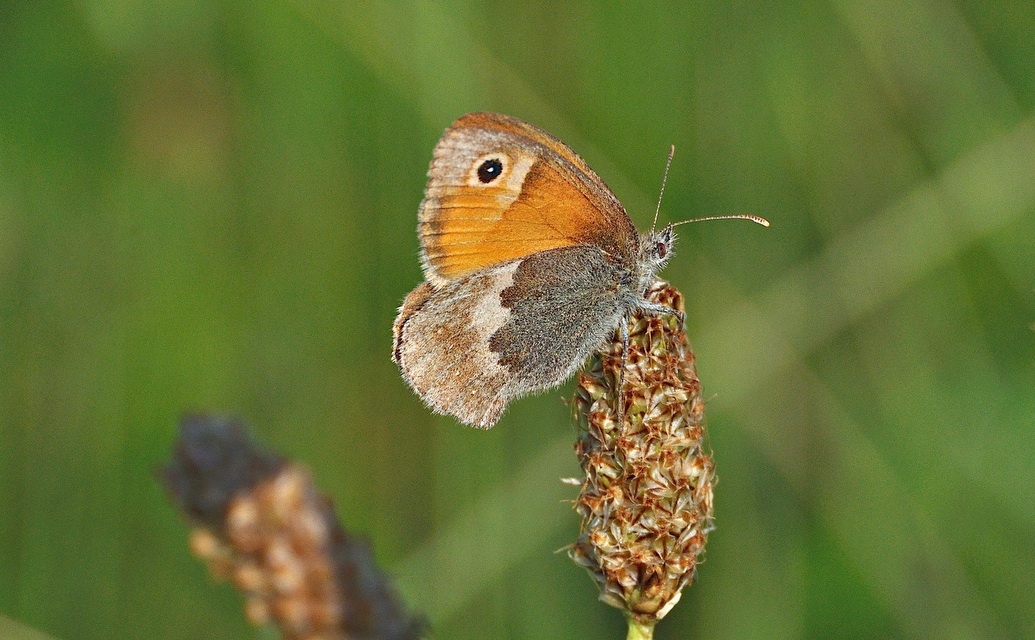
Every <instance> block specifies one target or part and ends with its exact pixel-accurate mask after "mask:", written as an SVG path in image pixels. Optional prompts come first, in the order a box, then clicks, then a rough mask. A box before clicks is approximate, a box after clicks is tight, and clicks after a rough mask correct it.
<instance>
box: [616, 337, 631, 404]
mask: <svg viewBox="0 0 1035 640" xmlns="http://www.w3.org/2000/svg"><path fill="white" fill-rule="evenodd" d="M619 326H620V327H621V334H622V362H621V363H620V364H619V365H618V419H619V420H624V419H625V365H627V364H628V363H629V319H628V318H622V323H621V325H619Z"/></svg>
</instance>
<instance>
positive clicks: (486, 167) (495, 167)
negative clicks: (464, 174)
mask: <svg viewBox="0 0 1035 640" xmlns="http://www.w3.org/2000/svg"><path fill="white" fill-rule="evenodd" d="M501 173H503V163H502V162H500V161H499V160H497V159H496V158H492V159H490V160H486V161H485V162H483V163H482V166H480V167H478V179H479V180H481V181H482V183H483V184H489V183H490V182H492V181H493V180H495V179H496V178H498V177H500V174H501Z"/></svg>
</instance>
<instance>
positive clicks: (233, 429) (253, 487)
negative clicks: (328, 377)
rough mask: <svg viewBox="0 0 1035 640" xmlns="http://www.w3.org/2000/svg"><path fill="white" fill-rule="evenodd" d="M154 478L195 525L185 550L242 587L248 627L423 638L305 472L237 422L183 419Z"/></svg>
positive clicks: (336, 638)
mask: <svg viewBox="0 0 1035 640" xmlns="http://www.w3.org/2000/svg"><path fill="white" fill-rule="evenodd" d="M162 479H163V480H164V482H165V485H166V488H167V490H168V491H169V493H170V494H171V495H172V497H173V498H174V499H175V500H176V502H177V503H178V505H179V506H180V508H181V509H182V510H183V511H184V513H185V514H186V515H187V516H188V517H189V518H190V519H191V521H192V523H193V524H194V526H195V529H194V531H193V532H192V534H191V544H190V546H191V551H192V552H194V554H195V555H197V556H198V557H200V558H201V559H203V560H205V561H206V562H207V563H208V564H209V567H210V568H211V569H212V572H213V573H214V574H215V575H217V576H219V577H221V578H229V579H230V580H231V581H232V582H233V584H234V585H235V586H236V587H237V588H238V589H240V590H241V592H242V593H243V594H244V595H245V599H246V603H245V614H246V615H247V617H248V619H249V620H250V621H251V622H253V623H254V624H263V623H265V622H266V621H268V620H269V621H272V622H274V623H275V624H276V625H277V626H278V627H279V628H280V631H281V634H282V635H283V636H284V637H285V638H287V639H289V640H317V639H318V638H321V639H328V640H348V639H353V638H357V639H358V638H361V639H363V640H416V639H417V638H420V637H422V634H423V632H424V624H423V621H422V620H420V619H419V618H416V617H414V616H412V615H411V614H409V613H408V612H407V611H406V610H405V608H404V607H403V606H402V604H401V602H400V601H399V598H398V596H397V595H396V593H395V591H394V590H393V589H392V588H391V586H390V585H389V584H388V579H387V577H386V576H385V575H384V574H383V573H382V572H381V570H380V569H379V568H378V567H377V566H376V565H375V564H374V560H373V555H372V554H371V552H370V548H369V547H368V546H367V545H366V543H365V542H364V541H362V540H358V539H356V538H354V537H352V536H350V535H349V534H347V533H346V532H345V530H344V529H342V527H341V525H340V524H339V522H338V519H337V517H336V516H335V514H334V511H333V509H332V508H331V505H330V503H329V502H328V500H327V499H326V498H324V497H323V496H321V495H320V494H319V493H318V492H317V490H316V488H315V487H314V486H313V482H312V478H311V477H310V476H309V472H308V471H307V470H306V469H304V468H302V467H300V466H298V465H296V464H293V463H291V462H289V461H288V460H286V459H284V458H282V457H281V456H278V455H276V454H273V453H270V452H266V451H263V450H261V449H259V448H258V447H256V446H255V444H253V443H252V442H251V441H250V440H249V438H248V437H247V433H246V432H245V430H244V428H243V427H242V426H240V425H239V424H238V423H236V422H234V421H230V420H223V419H219V418H204V417H195V418H188V419H186V420H185V421H184V423H183V425H182V427H181V430H180V439H179V441H178V442H177V446H176V452H175V454H174V457H173V460H172V461H171V462H170V463H169V464H168V465H167V467H166V468H165V469H164V470H163V471H162Z"/></svg>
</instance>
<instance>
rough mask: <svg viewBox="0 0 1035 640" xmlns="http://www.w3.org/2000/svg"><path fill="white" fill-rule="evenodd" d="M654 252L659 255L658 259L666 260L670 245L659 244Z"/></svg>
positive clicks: (655, 246)
mask: <svg viewBox="0 0 1035 640" xmlns="http://www.w3.org/2000/svg"><path fill="white" fill-rule="evenodd" d="M654 252H655V253H657V254H658V258H660V259H664V258H665V256H667V255H668V243H666V242H658V243H657V244H655V245H654Z"/></svg>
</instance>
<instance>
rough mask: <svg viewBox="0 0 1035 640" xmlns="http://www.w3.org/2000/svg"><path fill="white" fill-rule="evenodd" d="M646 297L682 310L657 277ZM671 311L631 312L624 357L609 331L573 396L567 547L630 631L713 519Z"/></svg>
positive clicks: (659, 600)
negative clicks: (573, 519)
mask: <svg viewBox="0 0 1035 640" xmlns="http://www.w3.org/2000/svg"><path fill="white" fill-rule="evenodd" d="M647 299H648V300H650V301H652V302H655V303H658V304H663V305H665V306H668V307H670V308H672V309H675V310H677V311H679V312H680V314H682V312H683V296H682V294H680V293H679V291H677V290H676V289H675V288H674V287H672V286H671V285H669V284H668V283H666V282H662V281H656V282H654V284H652V285H651V287H650V289H649V291H648V294H647ZM679 317H681V315H680V316H679ZM679 317H677V316H675V315H674V314H673V315H660V316H658V315H646V314H637V315H635V316H634V317H633V318H632V319H631V321H630V323H629V345H628V351H627V352H626V353H625V355H624V358H623V351H624V347H623V344H622V340H621V339H620V338H616V340H615V341H614V342H613V343H612V344H610V345H609V346H608V347H605V348H604V349H603V350H602V351H601V354H600V357H598V358H595V359H594V361H593V364H592V365H591V367H590V369H589V370H588V371H586V372H584V373H582V374H580V375H579V379H578V384H577V390H576V393H575V399H574V405H575V411H576V413H577V417H578V421H579V426H580V435H579V439H578V442H577V443H576V445H575V450H576V453H577V454H578V457H579V461H580V464H581V466H582V470H583V472H584V474H585V480H584V482H583V485H582V490H581V491H580V493H579V496H578V498H577V500H576V502H575V510H576V511H577V512H578V513H579V515H580V516H581V517H582V525H581V533H580V535H579V538H578V541H577V542H576V543H575V544H574V545H573V546H572V547H570V550H569V554H570V555H571V557H572V559H573V560H574V561H575V562H576V563H577V564H578V565H580V566H582V567H585V568H586V569H587V570H589V573H590V575H591V576H592V577H593V579H594V580H595V581H596V583H597V585H598V586H599V588H600V599H601V600H603V601H604V602H606V603H608V604H610V605H612V606H614V607H617V608H619V609H622V610H623V611H624V612H625V613H626V615H627V616H628V617H629V624H630V636H629V637H630V638H632V637H644V638H648V637H651V633H652V629H653V626H654V623H656V622H657V621H658V620H660V619H661V618H663V617H664V616H665V615H666V614H667V613H668V612H669V611H671V609H672V607H673V606H675V604H676V603H677V602H678V601H679V597H680V593H681V592H682V589H683V588H684V587H685V586H687V585H688V584H690V583H691V582H692V581H693V579H694V576H695V575H696V568H697V562H698V558H699V556H700V555H701V553H702V552H703V551H704V546H705V543H706V542H707V539H708V533H709V532H710V531H711V530H712V528H713V525H712V489H713V485H714V482H715V475H714V466H713V463H712V457H711V453H710V451H709V449H708V447H707V443H706V442H705V440H706V432H705V429H704V422H703V417H704V403H703V401H702V400H701V383H700V380H699V379H698V378H697V371H696V367H695V366H694V354H693V352H692V351H691V350H690V347H689V344H688V342H687V339H686V333H685V332H684V331H683V328H682V326H681V324H682V323H681V322H680V321H679ZM623 359H624V361H625V373H624V381H622V382H621V386H622V387H624V389H623V391H624V398H623V400H622V401H621V402H619V398H618V394H617V393H616V391H615V390H616V388H617V387H618V386H619V378H620V376H619V369H620V368H621V367H622V362H623ZM619 410H621V412H622V415H620V416H619ZM634 627H636V629H639V631H638V632H636V633H634Z"/></svg>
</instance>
